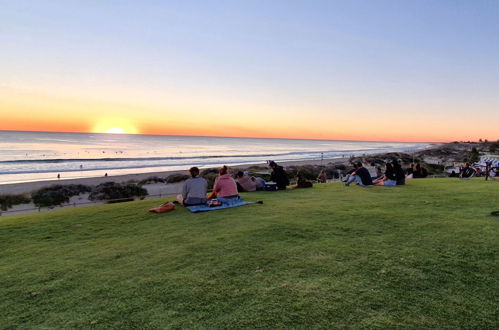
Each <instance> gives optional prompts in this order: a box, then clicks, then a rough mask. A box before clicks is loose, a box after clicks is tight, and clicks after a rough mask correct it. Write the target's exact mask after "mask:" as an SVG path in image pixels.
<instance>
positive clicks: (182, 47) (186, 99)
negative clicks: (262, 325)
mask: <svg viewBox="0 0 499 330" xmlns="http://www.w3.org/2000/svg"><path fill="white" fill-rule="evenodd" d="M498 17H499V1H493V0H491V1H459V0H453V1H444V0H439V1H435V0H432V1H425V0H417V1H416V0H414V1H409V0H407V1H402V0H394V1H369V0H365V1H350V0H349V1H346V0H345V1H292V0H288V1H272V0H267V1H253V0H249V1H153V0H150V1H146V0H145V1H99V0H85V1H83V0H82V1H71V0H64V1H56V0H46V1H16V0H12V1H2V0H0V114H1V120H0V130H34V131H64V132H106V131H109V130H111V129H117V130H122V131H124V132H126V133H142V134H173V135H177V134H180V135H209V136H212V135H214V136H247V137H249V136H252V137H285V138H319V139H352V140H385V141H453V140H478V139H479V138H485V139H489V140H497V139H499V19H498Z"/></svg>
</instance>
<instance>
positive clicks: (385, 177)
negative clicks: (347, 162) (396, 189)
mask: <svg viewBox="0 0 499 330" xmlns="http://www.w3.org/2000/svg"><path fill="white" fill-rule="evenodd" d="M353 166H354V169H353V170H352V171H351V173H349V174H348V175H347V178H346V182H345V186H346V187H348V186H349V185H350V184H352V183H353V182H355V183H356V184H358V185H360V186H397V185H404V184H405V179H406V174H405V171H404V170H403V169H402V166H400V164H399V162H398V161H397V160H393V161H392V162H390V163H386V164H385V171H384V172H382V171H381V168H379V167H377V168H376V167H375V166H374V165H373V164H366V166H364V164H362V162H356V163H354V164H353Z"/></svg>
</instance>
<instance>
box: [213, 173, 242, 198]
mask: <svg viewBox="0 0 499 330" xmlns="http://www.w3.org/2000/svg"><path fill="white" fill-rule="evenodd" d="M228 169H229V168H228V167H227V166H226V165H224V167H222V168H221V169H220V170H219V177H218V178H217V180H216V181H215V185H214V186H213V191H214V192H215V194H216V195H217V197H225V198H230V197H237V196H238V193H237V184H236V181H235V180H234V179H233V178H232V177H231V176H230V175H229V173H228Z"/></svg>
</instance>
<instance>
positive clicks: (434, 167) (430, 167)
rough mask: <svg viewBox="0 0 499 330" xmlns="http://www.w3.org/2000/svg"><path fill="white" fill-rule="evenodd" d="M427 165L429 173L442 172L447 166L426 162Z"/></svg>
mask: <svg viewBox="0 0 499 330" xmlns="http://www.w3.org/2000/svg"><path fill="white" fill-rule="evenodd" d="M425 167H426V169H427V170H428V174H442V173H443V172H444V168H445V167H444V166H443V165H437V164H425Z"/></svg>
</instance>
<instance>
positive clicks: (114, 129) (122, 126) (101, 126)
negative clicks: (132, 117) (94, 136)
mask: <svg viewBox="0 0 499 330" xmlns="http://www.w3.org/2000/svg"><path fill="white" fill-rule="evenodd" d="M92 132H94V133H109V134H138V133H139V130H138V129H137V128H136V127H135V126H134V125H132V123H131V122H130V121H128V120H126V119H122V118H119V119H116V118H106V119H101V120H99V122H97V123H96V124H95V126H94V127H93V129H92Z"/></svg>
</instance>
